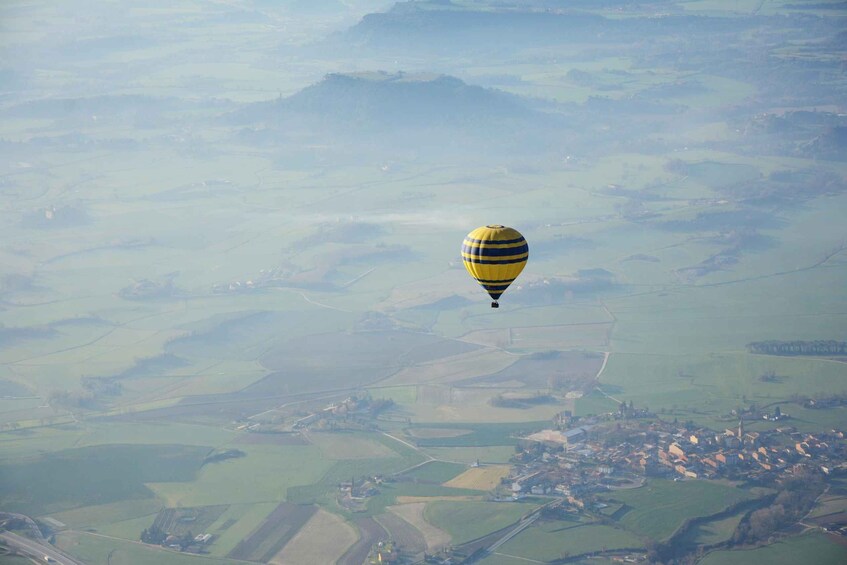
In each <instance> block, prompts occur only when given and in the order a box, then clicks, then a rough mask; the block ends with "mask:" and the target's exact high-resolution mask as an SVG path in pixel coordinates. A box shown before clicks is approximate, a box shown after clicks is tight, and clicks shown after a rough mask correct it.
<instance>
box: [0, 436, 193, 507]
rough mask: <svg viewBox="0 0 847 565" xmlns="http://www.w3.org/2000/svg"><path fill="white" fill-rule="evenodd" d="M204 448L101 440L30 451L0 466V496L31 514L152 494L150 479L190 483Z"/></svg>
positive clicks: (4, 504)
mask: <svg viewBox="0 0 847 565" xmlns="http://www.w3.org/2000/svg"><path fill="white" fill-rule="evenodd" d="M208 452H209V449H208V448H203V447H191V446H181V445H162V446H151V445H103V446H97V447H83V448H78V449H72V450H67V451H58V452H53V453H49V454H47V455H43V456H40V457H29V458H26V459H22V460H19V461H17V462H15V463H10V462H7V463H5V464H3V465H2V467H0V497H2V500H3V506H4V508H7V509H8V510H9V511H13V512H22V513H26V514H31V515H35V516H37V515H40V514H49V513H53V512H57V511H61V510H65V509H72V508H79V507H82V506H92V505H98V504H108V503H110V502H116V501H119V500H124V499H143V498H151V497H152V496H153V493H152V492H151V491H150V490H149V489H148V488H147V486H145V485H147V484H149V483H152V482H156V481H178V482H174V483H172V484H175V485H176V484H178V485H183V486H186V485H189V484H192V483H190V482H189V481H192V480H194V478H195V477H196V475H197V473H198V471H199V470H200V466H201V464H202V461H203V458H204V457H205V456H206V454H207V453H208ZM34 485H39V486H38V488H34Z"/></svg>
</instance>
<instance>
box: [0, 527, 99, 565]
mask: <svg viewBox="0 0 847 565" xmlns="http://www.w3.org/2000/svg"><path fill="white" fill-rule="evenodd" d="M0 541H2V542H3V544H4V545H6V546H7V547H8V548H9V549H12V550H14V551H16V552H18V553H20V554H22V555H26V556H27V557H32V558H33V559H34V560H36V561H39V562H45V563H48V561H47V560H45V559H44V558H45V557H50V558H51V559H53V560H54V561H52V563H56V564H57V565H85V563H83V562H82V561H77V560H76V559H74V558H73V557H70V556H68V555H66V554H64V553H62V552H61V551H59V550H58V549H56V548H55V547H53V546H52V545H48V544H42V543H39V542H37V541H35V540H31V539H29V538H25V537H23V536H19V535H17V534H13V533H12V532H0Z"/></svg>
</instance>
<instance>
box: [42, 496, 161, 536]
mask: <svg viewBox="0 0 847 565" xmlns="http://www.w3.org/2000/svg"><path fill="white" fill-rule="evenodd" d="M161 508H162V503H161V502H159V501H158V500H156V499H153V498H145V499H140V500H122V501H120V502H112V503H108V504H101V505H98V506H86V507H84V508H77V509H74V510H68V511H66V512H59V513H56V514H51V515H50V518H53V519H55V520H58V521H60V522H62V523H64V524H67V525H68V526H69V527H71V528H73V529H75V530H85V529H87V528H98V527H101V526H105V525H110V524H118V523H121V522H123V521H126V520H132V519H138V518H142V517H143V518H145V519H146V518H149V517H150V516H154V515H156V513H158V512H159V510H160V509H161ZM151 523H152V520H151ZM142 529H143V528H142ZM140 531H141V530H139V532H140ZM119 537H120V536H119Z"/></svg>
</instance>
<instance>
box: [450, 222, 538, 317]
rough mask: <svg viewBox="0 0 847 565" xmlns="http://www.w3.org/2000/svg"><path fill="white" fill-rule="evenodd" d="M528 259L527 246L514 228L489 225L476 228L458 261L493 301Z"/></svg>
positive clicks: (466, 241)
mask: <svg viewBox="0 0 847 565" xmlns="http://www.w3.org/2000/svg"><path fill="white" fill-rule="evenodd" d="M528 258H529V246H528V245H527V243H526V240H525V239H524V237H523V236H522V235H521V234H520V233H519V232H518V230H516V229H514V228H507V227H506V226H501V225H490V226H483V227H481V228H476V229H475V230H474V231H472V232H471V233H469V234H468V235H467V237H465V241H464V243H462V259H463V260H464V262H465V268H466V269H467V270H468V273H470V275H471V276H472V277H473V278H474V280H476V282H478V283H479V284H480V285H481V286H482V288H484V289H485V290H487V291H488V294H489V295H490V296H491V298H493V299H494V302H492V303H491V307H492V308H499V307H500V304H499V303H498V302H497V301H498V300H499V299H500V295H501V294H503V293H504V292H505V291H506V289H507V288H509V285H510V284H512V282H514V280H515V279H516V278H518V275H520V274H521V271H523V268H524V265H526V261H527V259H528Z"/></svg>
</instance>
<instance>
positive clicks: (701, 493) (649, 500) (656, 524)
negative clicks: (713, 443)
mask: <svg viewBox="0 0 847 565" xmlns="http://www.w3.org/2000/svg"><path fill="white" fill-rule="evenodd" d="M607 497H608V499H609V500H614V501H616V502H621V503H623V504H626V505H627V506H628V507H629V508H630V510H629V511H628V512H626V513H625V514H624V515H623V517H622V518H620V520H619V523H620V525H621V526H622V527H624V528H626V529H627V530H629V531H631V532H633V533H634V534H636V535H638V536H643V537H647V538H651V539H654V540H657V541H661V540H665V539H667V538H668V537H670V536H671V534H673V533H674V532H675V531H676V529H677V528H678V527H679V526H680V525H681V524H682V523H683V522H684V521H685V520H686V519H688V518H693V517H696V516H708V515H710V514H715V513H717V512H720V511H721V510H723V509H724V508H727V507H728V506H731V505H733V504H735V503H737V502H741V501H743V500H747V499H750V498H753V497H754V495H753V494H751V493H750V492H748V491H744V490H740V489H738V488H736V487H733V486H730V485H727V484H722V483H716V482H710V481H705V480H694V481H680V482H676V481H666V480H651V481H649V482H648V483H647V484H646V485H645V486H643V487H640V488H637V489H632V490H621V491H616V492H615V493H614V494H613V495H607Z"/></svg>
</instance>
